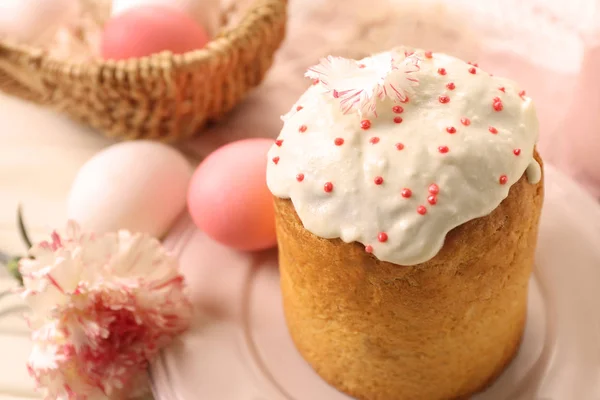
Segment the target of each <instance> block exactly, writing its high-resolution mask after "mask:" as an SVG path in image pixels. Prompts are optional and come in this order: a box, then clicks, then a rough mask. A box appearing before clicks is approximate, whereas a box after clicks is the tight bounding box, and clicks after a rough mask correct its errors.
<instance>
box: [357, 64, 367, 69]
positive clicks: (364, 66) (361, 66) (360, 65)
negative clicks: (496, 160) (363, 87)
mask: <svg viewBox="0 0 600 400" xmlns="http://www.w3.org/2000/svg"><path fill="white" fill-rule="evenodd" d="M366 67H367V66H366V65H365V64H358V68H366Z"/></svg>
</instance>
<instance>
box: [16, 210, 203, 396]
mask: <svg viewBox="0 0 600 400" xmlns="http://www.w3.org/2000/svg"><path fill="white" fill-rule="evenodd" d="M29 255H30V257H31V258H27V259H22V260H21V262H20V272H21V275H22V277H23V283H24V290H23V296H24V298H25V300H26V302H27V303H28V304H29V306H30V307H31V311H32V312H31V315H30V316H29V318H28V322H29V325H30V327H31V329H32V330H33V332H32V339H33V350H32V352H31V355H30V357H29V362H28V370H29V373H30V374H31V375H32V376H33V378H34V379H35V380H36V383H37V386H38V388H39V389H40V390H41V391H43V393H44V395H45V398H46V399H69V400H76V399H77V400H79V399H86V400H94V399H106V398H107V397H109V398H111V399H126V398H131V397H135V396H139V395H142V394H144V393H145V392H146V391H147V388H148V382H147V374H146V370H147V368H148V364H149V362H150V360H152V358H153V357H154V356H155V355H156V354H157V353H158V351H159V350H160V349H161V348H162V347H164V346H165V345H166V344H168V343H169V342H170V341H171V340H172V339H173V337H174V336H176V335H179V334H180V333H182V332H183V331H184V330H185V329H187V327H188V326H189V323H190V319H191V314H192V306H191V303H190V302H189V300H188V298H187V297H186V296H185V294H184V282H183V277H182V276H181V275H180V274H179V272H178V269H177V267H178V264H177V260H176V259H175V258H174V257H173V256H171V255H169V254H168V253H167V252H166V250H165V249H164V248H163V247H161V245H160V243H159V242H158V241H157V240H156V239H153V238H151V237H148V236H146V235H142V234H132V233H129V232H127V231H119V232H118V233H109V234H105V235H99V236H95V235H93V234H84V233H81V232H80V230H79V227H78V226H77V225H76V224H75V223H73V222H70V223H69V224H68V227H67V230H66V235H65V236H60V235H59V234H58V233H56V232H55V233H53V234H52V240H51V241H49V242H42V243H39V244H37V245H35V246H33V247H32V248H31V250H30V253H29Z"/></svg>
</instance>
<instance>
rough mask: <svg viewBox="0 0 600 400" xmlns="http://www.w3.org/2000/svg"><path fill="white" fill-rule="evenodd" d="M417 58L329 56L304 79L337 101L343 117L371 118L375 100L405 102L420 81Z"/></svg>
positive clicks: (393, 55)
mask: <svg viewBox="0 0 600 400" xmlns="http://www.w3.org/2000/svg"><path fill="white" fill-rule="evenodd" d="M419 61H420V60H419V58H417V57H416V56H415V55H414V54H412V55H401V54H399V53H398V54H394V53H391V52H390V53H381V54H377V55H375V56H373V57H369V58H366V59H364V60H362V61H360V62H359V61H356V60H351V59H347V58H343V57H333V56H329V57H326V58H324V59H322V60H321V62H320V63H319V64H317V65H315V66H313V67H310V68H309V69H308V71H307V72H306V74H305V76H306V77H308V78H312V79H313V80H314V81H315V82H319V83H320V85H321V86H322V88H323V89H324V90H325V91H326V92H327V93H331V95H332V96H333V97H334V98H336V99H337V100H338V101H339V104H340V108H341V110H342V112H343V113H344V114H347V113H349V112H351V111H353V110H354V111H358V112H359V113H360V114H361V115H364V116H370V115H374V114H376V113H377V110H376V109H377V100H383V99H385V98H389V99H391V100H392V101H400V102H404V101H406V100H407V99H408V95H409V91H410V88H411V86H414V85H415V84H417V83H418V82H419V81H418V79H417V78H416V77H415V76H414V72H416V71H418V70H419Z"/></svg>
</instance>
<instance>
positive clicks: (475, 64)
mask: <svg viewBox="0 0 600 400" xmlns="http://www.w3.org/2000/svg"><path fill="white" fill-rule="evenodd" d="M467 64H469V65H472V66H474V67H479V64H477V63H474V62H472V61H468V62H467Z"/></svg>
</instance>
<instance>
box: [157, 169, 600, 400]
mask: <svg viewBox="0 0 600 400" xmlns="http://www.w3.org/2000/svg"><path fill="white" fill-rule="evenodd" d="M546 188H547V189H546V202H545V206H544V211H543V214H542V221H541V229H540V238H539V245H538V252H537V261H536V267H535V272H534V274H533V276H532V279H531V283H530V289H531V292H530V297H529V318H528V321H527V326H526V330H525V337H524V341H523V344H522V346H521V348H520V351H519V354H518V356H517V357H516V359H515V360H514V362H513V363H512V364H511V365H510V366H509V368H508V369H507V370H506V371H505V372H504V374H503V375H502V376H501V377H500V379H499V380H498V381H497V382H496V383H495V384H494V385H493V386H492V387H490V388H489V389H488V390H487V391H486V392H485V393H481V394H479V395H477V396H476V397H475V398H474V400H475V399H476V400H532V399H536V400H543V399H546V400H563V399H564V400H574V399H577V400H598V399H600V313H599V312H598V305H600V293H599V292H598V290H597V289H598V286H599V284H600V207H599V206H598V204H597V203H596V202H595V201H594V200H593V199H592V198H591V197H589V196H588V195H587V194H586V193H585V192H584V191H583V190H582V189H580V188H579V187H578V186H577V185H576V184H574V183H573V182H572V181H570V180H569V179H568V178H566V177H565V176H563V175H562V174H560V173H558V172H557V171H556V170H554V169H553V168H552V167H547V174H546ZM166 244H167V246H170V247H171V248H172V249H173V250H174V251H175V252H177V253H178V254H179V255H180V259H181V267H182V270H183V273H184V274H185V275H186V278H187V279H188V281H189V284H190V289H191V292H192V297H193V301H194V303H195V304H196V305H197V306H198V314H197V317H196V319H195V321H194V326H193V327H192V329H191V330H190V331H189V332H188V333H186V334H185V335H183V336H182V337H181V338H180V340H178V341H177V343H175V344H174V345H173V346H171V347H170V348H168V349H167V350H166V351H164V352H163V353H162V355H161V357H160V358H159V359H158V361H157V362H155V363H154V365H153V367H152V369H151V375H152V380H153V390H154V394H155V397H156V398H157V399H159V400H196V399H198V398H202V399H209V400H238V399H239V400H292V399H293V400H342V399H349V397H347V396H345V395H343V394H341V393H339V392H337V391H336V390H335V389H333V388H332V387H330V386H328V385H327V384H326V383H325V382H324V381H322V380H321V379H320V378H319V377H318V376H317V375H316V373H314V372H313V371H312V369H311V368H310V367H309V366H308V365H307V364H306V362H305V361H304V360H303V359H302V358H301V357H300V355H299V353H298V352H297V351H296V349H295V348H294V345H293V343H292V341H291V339H290V337H289V335H288V333H287V330H286V326H285V322H284V316H283V310H282V306H281V298H280V293H279V280H278V272H277V261H276V256H275V254H274V253H273V252H265V253H261V254H247V253H239V252H235V251H233V250H230V249H228V248H225V247H223V246H220V245H218V244H216V243H214V242H213V241H211V240H210V239H208V238H207V237H206V236H205V235H204V234H202V232H200V231H198V230H196V229H195V228H194V227H193V225H192V224H191V223H190V222H189V220H187V219H186V220H184V221H182V222H181V223H180V224H179V226H178V227H177V228H176V229H175V230H174V232H173V233H172V234H171V235H170V237H169V238H167V241H166Z"/></svg>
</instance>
